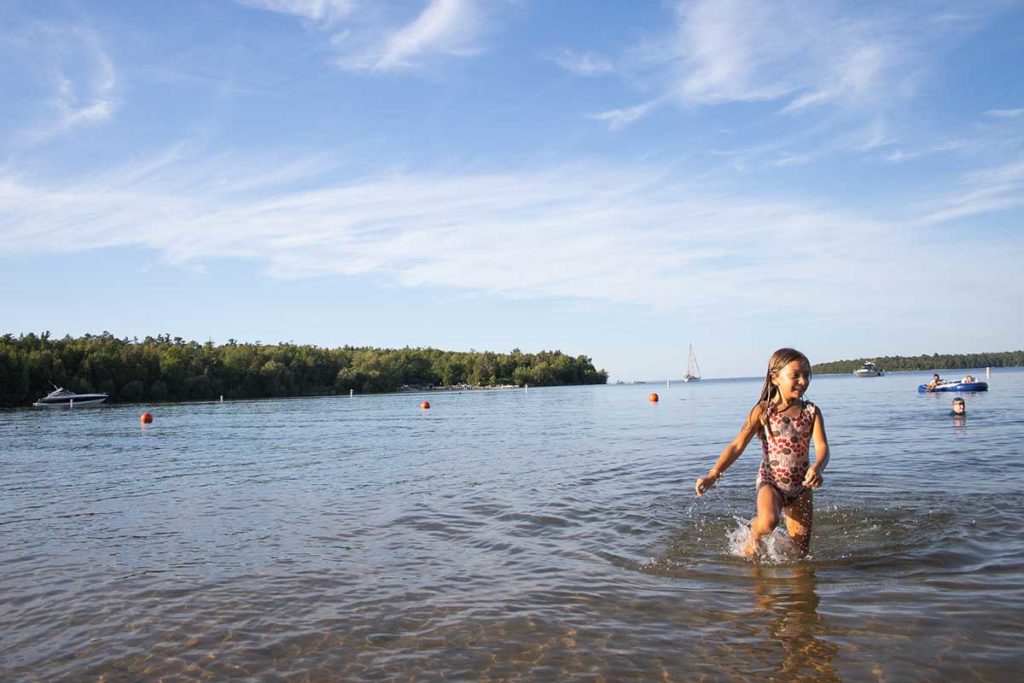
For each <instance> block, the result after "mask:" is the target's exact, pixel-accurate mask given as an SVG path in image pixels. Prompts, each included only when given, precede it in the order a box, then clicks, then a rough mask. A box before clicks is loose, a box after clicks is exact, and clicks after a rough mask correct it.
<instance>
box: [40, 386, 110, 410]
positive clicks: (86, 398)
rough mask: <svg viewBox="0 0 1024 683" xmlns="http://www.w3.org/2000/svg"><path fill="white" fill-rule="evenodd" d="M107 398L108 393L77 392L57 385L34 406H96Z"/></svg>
mask: <svg viewBox="0 0 1024 683" xmlns="http://www.w3.org/2000/svg"><path fill="white" fill-rule="evenodd" d="M106 400H107V395H106V394H76V393H75V392H73V391H69V390H67V389H65V388H64V387H56V388H55V389H54V390H53V391H51V392H50V393H48V394H47V395H46V396H44V397H43V398H41V399H39V400H38V401H36V402H35V403H33V404H32V406H33V407H34V408H74V407H76V406H95V405H99V404H100V403H103V402H104V401H106Z"/></svg>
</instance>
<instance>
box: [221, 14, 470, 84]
mask: <svg viewBox="0 0 1024 683" xmlns="http://www.w3.org/2000/svg"><path fill="white" fill-rule="evenodd" d="M239 2H241V3H242V4H244V5H247V6H250V7H256V8H259V9H263V10H269V11H274V12H279V13H283V14H288V15H291V16H296V17H300V18H302V19H304V20H306V21H309V22H310V23H311V24H313V25H314V26H315V27H316V28H318V29H320V30H325V31H330V38H329V42H330V44H331V45H332V46H333V47H334V49H335V50H336V51H337V53H338V55H339V56H338V58H337V60H336V63H337V65H338V66H339V67H341V68H342V69H345V70H349V71H362V72H386V71H409V70H416V69H421V68H424V67H425V66H426V65H427V63H428V62H429V61H430V60H431V59H433V58H436V57H439V56H443V57H468V56H472V55H475V54H479V53H480V52H482V51H484V49H485V46H484V45H483V43H482V40H481V39H482V37H483V36H484V35H485V34H486V32H487V29H488V22H487V21H486V20H485V19H486V13H485V12H484V10H483V8H482V7H481V4H480V1H479V0H428V1H427V2H425V3H424V4H423V5H422V9H421V10H420V11H419V12H418V13H417V14H416V15H415V16H414V17H412V18H408V17H406V18H404V19H402V18H398V17H396V16H395V9H396V8H394V7H388V6H384V5H380V4H374V3H367V2H357V1H356V0H348V1H346V0H334V1H329V0H239Z"/></svg>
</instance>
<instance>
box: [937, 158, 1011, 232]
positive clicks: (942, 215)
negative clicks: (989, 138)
mask: <svg viewBox="0 0 1024 683" xmlns="http://www.w3.org/2000/svg"><path fill="white" fill-rule="evenodd" d="M963 186H964V189H963V191H962V192H960V193H959V194H952V195H951V196H949V197H945V198H943V199H942V200H939V201H935V202H932V203H931V204H930V205H928V206H926V207H925V214H924V215H923V216H922V217H921V218H920V220H919V222H920V223H921V224H924V225H932V224H938V223H946V222H949V221H954V220H957V219H960V218H966V217H969V216H977V215H980V214H985V213H991V212H993V211H1003V210H1006V209H1012V208H1015V207H1019V206H1024V157H1018V158H1017V159H1016V160H1014V161H1011V162H1009V163H1005V164H1001V165H998V166H993V167H991V168H986V169H981V170H978V171H972V172H970V173H968V174H966V175H965V176H964V178H963Z"/></svg>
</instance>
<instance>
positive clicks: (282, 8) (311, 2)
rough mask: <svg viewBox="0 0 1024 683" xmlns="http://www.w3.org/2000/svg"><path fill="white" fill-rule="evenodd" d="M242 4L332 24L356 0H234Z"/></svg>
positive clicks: (339, 18)
mask: <svg viewBox="0 0 1024 683" xmlns="http://www.w3.org/2000/svg"><path fill="white" fill-rule="evenodd" d="M235 1H236V2H238V3H240V4H242V5H248V6H249V7H255V8H257V9H263V10H268V11H271V12H279V13H282V14H290V15H293V16H297V17H300V18H302V19H305V20H308V21H311V22H314V23H320V24H327V25H330V24H334V23H336V22H338V21H340V20H341V19H344V18H346V17H348V16H349V15H350V14H351V13H352V11H353V10H354V8H355V6H356V4H357V0H235Z"/></svg>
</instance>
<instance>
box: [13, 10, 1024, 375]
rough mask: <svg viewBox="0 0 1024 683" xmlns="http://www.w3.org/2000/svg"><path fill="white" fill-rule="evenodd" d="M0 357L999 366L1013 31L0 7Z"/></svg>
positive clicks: (634, 366) (635, 17) (1016, 37)
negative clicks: (263, 350)
mask: <svg viewBox="0 0 1024 683" xmlns="http://www.w3.org/2000/svg"><path fill="white" fill-rule="evenodd" d="M0 16H2V18H3V21H2V22H0V93H2V101H3V106H2V107H0V288H2V291H3V305H2V309H0V321H2V323H0V330H2V331H4V332H13V333H16V334H17V333H22V332H40V331H43V330H50V331H51V332H52V333H53V334H55V335H57V336H62V335H64V334H68V333H70V334H72V335H79V334H83V333H86V332H91V333H99V332H102V331H104V330H108V331H110V332H111V333H113V334H115V335H117V336H122V337H123V336H127V337H135V336H139V337H143V336H145V335H148V334H152V335H156V334H160V333H164V332H167V333H170V334H171V335H172V336H182V337H185V338H189V339H197V340H200V341H206V340H208V339H212V340H213V341H214V342H217V343H222V342H225V341H227V340H228V339H229V338H235V339H239V340H242V341H257V340H259V341H263V342H267V343H271V342H278V341H295V342H297V343H311V344H318V345H321V346H341V345H345V344H350V345H372V346H387V347H401V346H434V347H439V348H443V349H450V350H468V349H477V350H484V349H486V350H494V351H499V352H504V351H509V350H511V349H513V348H520V349H522V350H524V351H539V350H542V349H561V350H562V351H565V352H567V353H571V354H573V355H576V354H587V355H589V356H591V357H592V358H593V359H594V362H595V364H596V365H597V366H598V367H601V368H606V369H607V370H608V371H609V372H610V373H611V376H612V378H613V379H620V378H621V379H626V380H629V379H634V378H644V379H663V378H666V377H680V376H681V375H682V374H683V372H684V371H685V364H686V349H687V345H688V344H689V343H691V342H692V343H693V345H694V347H695V349H696V351H697V354H698V358H699V360H700V362H701V366H702V369H703V371H704V374H705V375H706V376H709V377H727V376H739V375H757V374H760V373H761V372H763V366H764V364H765V362H766V360H767V357H768V355H769V354H770V352H771V351H772V350H773V349H775V348H777V347H779V346H796V347H797V348H800V349H801V350H803V351H804V352H805V353H807V354H808V356H810V358H811V359H812V361H826V360H835V359H839V358H851V357H862V356H865V357H870V356H876V355H877V356H881V355H892V354H901V355H916V354H919V353H933V352H960V351H965V352H974V351H999V350H1011V349H1019V348H1021V332H1022V329H1024V327H1022V314H1021V311H1022V309H1024V295H1022V292H1024V268H1022V266H1021V257H1022V256H1024V248H1022V247H1024V237H1022V227H1024V226H1022V223H1024V221H1022V219H1024V208H1022V206H1024V79H1021V77H1020V64H1024V41H1022V40H1021V39H1020V36H1022V35H1024V3H1022V2H1019V1H1015V2H1011V1H1007V0H998V1H995V0H994V1H988V0H978V1H976V2H969V3H965V2H959V1H950V2H940V1H934V2H905V3H875V2H867V3H864V2H829V1H828V0H816V1H807V2H786V1H780V2H771V3H765V2H754V1H738V0H701V1H696V2H670V1H668V0H665V1H654V0H652V1H650V2H642V1H638V2H620V1H618V0H605V1H601V0H587V1H583V0H579V1H572V0H558V1H554V0H550V1H540V0H486V1H484V0H477V1H474V0H408V1H405V0H396V1H394V2H386V1H383V0H380V1H376V0H374V1H371V0H334V1H331V0H206V1H199V0H196V1H187V0H183V1H182V2H174V3H151V2H130V1H123V2H117V1H113V0H111V1H104V2H99V1H94V2H87V1H84V0H82V1H79V2H65V1H61V0H53V1H51V2H35V1H34V0H0Z"/></svg>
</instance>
